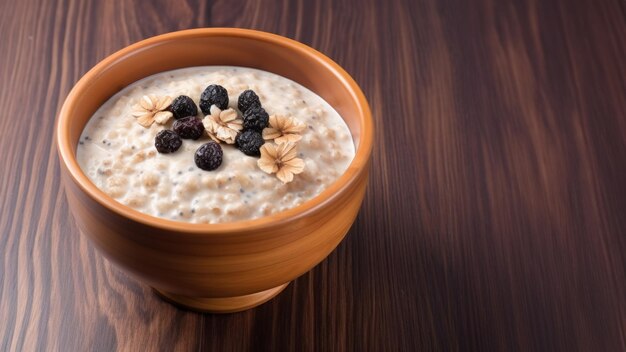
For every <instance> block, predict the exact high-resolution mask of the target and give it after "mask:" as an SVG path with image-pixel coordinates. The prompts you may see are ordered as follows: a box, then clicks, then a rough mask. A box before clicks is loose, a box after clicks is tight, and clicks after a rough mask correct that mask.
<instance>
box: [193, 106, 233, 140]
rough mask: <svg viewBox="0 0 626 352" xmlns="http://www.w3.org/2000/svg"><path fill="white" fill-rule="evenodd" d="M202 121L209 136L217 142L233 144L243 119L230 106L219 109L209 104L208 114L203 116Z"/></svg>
mask: <svg viewBox="0 0 626 352" xmlns="http://www.w3.org/2000/svg"><path fill="white" fill-rule="evenodd" d="M202 123H203V124H204V128H205V129H206V131H207V134H208V135H209V137H211V139H212V140H214V141H216V142H217V143H220V142H226V143H227V144H234V143H235V138H236V137H237V133H238V132H239V131H241V130H242V129H243V126H242V124H243V120H242V119H241V118H240V117H239V116H238V115H237V111H235V110H233V109H230V108H229V109H226V110H221V109H220V108H218V107H217V106H215V105H211V111H210V114H209V115H206V116H205V117H204V119H203V120H202Z"/></svg>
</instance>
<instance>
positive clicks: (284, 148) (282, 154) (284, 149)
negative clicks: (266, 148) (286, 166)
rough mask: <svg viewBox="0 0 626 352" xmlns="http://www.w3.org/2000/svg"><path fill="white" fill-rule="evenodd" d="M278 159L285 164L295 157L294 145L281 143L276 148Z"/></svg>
mask: <svg viewBox="0 0 626 352" xmlns="http://www.w3.org/2000/svg"><path fill="white" fill-rule="evenodd" d="M277 152H278V159H280V161H282V162H285V161H288V160H291V159H293V158H295V157H296V155H297V151H296V144H295V143H283V144H279V145H278V148H277Z"/></svg>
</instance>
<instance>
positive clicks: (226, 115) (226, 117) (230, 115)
mask: <svg viewBox="0 0 626 352" xmlns="http://www.w3.org/2000/svg"><path fill="white" fill-rule="evenodd" d="M236 118H237V111H235V110H234V109H232V108H230V109H226V110H224V111H222V112H221V113H220V120H221V121H222V122H223V123H226V122H230V121H233V120H235V119H236Z"/></svg>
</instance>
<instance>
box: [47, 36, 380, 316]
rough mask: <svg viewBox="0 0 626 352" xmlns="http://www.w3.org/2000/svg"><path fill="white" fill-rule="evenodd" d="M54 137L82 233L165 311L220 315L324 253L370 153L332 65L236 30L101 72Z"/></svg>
mask: <svg viewBox="0 0 626 352" xmlns="http://www.w3.org/2000/svg"><path fill="white" fill-rule="evenodd" d="M219 48H227V50H218V49H219ZM55 132H56V142H57V149H58V153H59V160H60V169H61V180H62V182H63V186H64V187H63V190H64V192H65V194H66V196H67V200H68V205H69V208H70V210H71V213H72V215H73V217H74V220H75V224H76V225H77V227H78V229H79V230H80V232H81V234H82V235H83V236H86V237H87V238H89V240H90V241H91V243H92V244H93V245H94V246H95V247H96V248H97V249H98V250H99V253H102V254H103V255H104V256H106V258H108V259H109V260H110V261H111V262H112V263H114V264H115V265H117V266H118V267H119V268H121V269H123V270H124V271H125V272H127V273H129V274H131V275H133V276H134V277H136V278H137V279H139V280H141V281H142V282H143V283H145V284H147V285H149V286H151V287H152V288H154V290H155V291H156V292H157V293H158V294H159V295H161V296H162V297H164V298H165V299H166V300H168V301H170V302H173V303H175V304H177V305H181V306H184V307H187V308H190V309H194V310H198V311H207V312H221V313H225V312H235V311H241V310H245V309H249V308H252V307H255V306H257V305H259V304H262V303H263V302H266V301H267V300H269V299H271V298H272V297H274V296H276V295H277V294H279V293H280V292H281V291H282V290H283V289H284V288H285V287H286V286H287V285H288V284H289V282H290V281H291V280H294V279H295V278H297V277H298V276H300V275H302V274H304V273H305V272H307V271H308V270H310V269H311V268H312V267H314V266H315V265H317V264H318V263H319V262H320V261H322V260H323V259H324V258H326V256H328V254H329V253H330V252H331V251H333V250H334V248H335V247H336V246H337V245H338V244H339V243H340V242H341V241H342V239H343V238H344V237H345V236H346V234H347V233H348V230H349V229H350V227H351V226H352V224H353V222H354V221H355V218H356V217H357V214H358V213H359V209H360V207H361V203H362V201H363V198H364V196H365V190H366V186H367V180H368V172H369V169H368V167H369V161H370V155H371V151H372V146H373V141H374V138H373V137H374V130H373V123H372V117H371V112H370V110H369V106H368V104H367V100H366V99H365V97H364V95H363V93H362V92H361V90H360V88H359V87H358V85H357V84H356V82H355V81H354V80H353V79H352V78H351V77H350V75H349V74H348V73H346V72H345V71H344V70H343V69H342V68H341V67H339V66H338V65H337V64H336V63H334V62H333V61H332V60H330V59H329V58H328V57H326V56H324V55H323V54H321V53H319V52H318V51H316V50H314V49H312V48H310V47H308V46H306V45H304V44H301V43H298V42H296V41H293V40H291V39H288V38H284V37H281V36H278V35H274V34H270V33H264V32H259V31H253V30H245V29H236V28H202V29H193V30H185V31H180V32H173V33H168V34H164V35H160V36H157V37H153V38H149V39H146V40H143V41H141V42H138V43H136V44H133V45H130V46H128V47H126V48H124V49H122V50H120V51H118V52H116V53H114V54H112V55H111V56H109V57H107V58H105V59H104V60H102V61H101V62H100V63H98V64H97V65H96V66H95V67H94V68H92V69H91V70H90V71H89V72H87V73H86V74H85V75H84V76H83V77H82V78H81V79H80V80H79V81H78V82H77V83H76V85H75V86H74V87H73V89H72V90H71V92H70V93H69V95H68V96H67V98H66V100H65V102H64V103H63V106H62V108H61V111H60V112H59V114H58V118H57V125H56V131H55ZM70 235H72V234H70ZM355 235H358V234H355Z"/></svg>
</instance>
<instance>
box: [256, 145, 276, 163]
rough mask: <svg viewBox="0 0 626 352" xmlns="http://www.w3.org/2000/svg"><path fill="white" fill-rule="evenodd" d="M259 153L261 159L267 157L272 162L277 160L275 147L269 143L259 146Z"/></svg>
mask: <svg viewBox="0 0 626 352" xmlns="http://www.w3.org/2000/svg"><path fill="white" fill-rule="evenodd" d="M259 151H260V152H261V158H263V157H265V156H267V157H269V158H270V159H272V162H275V161H276V159H277V158H276V157H277V156H278V152H277V150H276V145H274V144H271V143H265V144H263V145H262V146H261V148H260V149H259Z"/></svg>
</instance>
